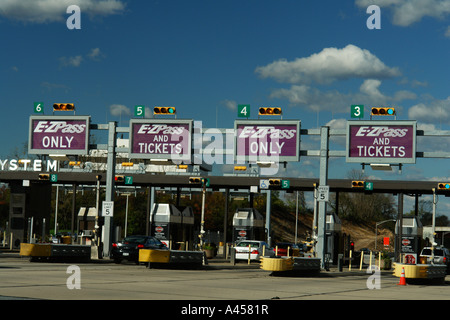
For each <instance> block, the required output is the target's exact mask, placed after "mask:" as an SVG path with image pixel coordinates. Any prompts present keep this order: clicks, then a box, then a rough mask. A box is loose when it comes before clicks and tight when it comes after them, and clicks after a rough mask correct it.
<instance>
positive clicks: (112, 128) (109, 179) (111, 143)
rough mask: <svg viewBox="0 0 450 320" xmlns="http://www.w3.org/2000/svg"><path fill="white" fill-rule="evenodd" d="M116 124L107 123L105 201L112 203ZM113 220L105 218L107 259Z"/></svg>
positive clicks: (113, 122)
mask: <svg viewBox="0 0 450 320" xmlns="http://www.w3.org/2000/svg"><path fill="white" fill-rule="evenodd" d="M116 125H117V124H116V122H115V121H110V122H109V123H108V159H107V163H106V164H107V166H106V195H105V201H114V177H115V175H116V137H117V133H116ZM112 229H113V218H112V217H105V223H104V234H103V257H109V254H110V251H111V246H112Z"/></svg>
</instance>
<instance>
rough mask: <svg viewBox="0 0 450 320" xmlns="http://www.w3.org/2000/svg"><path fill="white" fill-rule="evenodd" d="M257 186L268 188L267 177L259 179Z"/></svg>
mask: <svg viewBox="0 0 450 320" xmlns="http://www.w3.org/2000/svg"><path fill="white" fill-rule="evenodd" d="M259 188H260V189H264V190H265V189H269V179H261V180H259Z"/></svg>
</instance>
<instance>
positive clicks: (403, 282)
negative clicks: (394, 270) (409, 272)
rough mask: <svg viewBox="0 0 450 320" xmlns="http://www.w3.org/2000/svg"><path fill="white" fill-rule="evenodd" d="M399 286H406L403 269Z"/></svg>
mask: <svg viewBox="0 0 450 320" xmlns="http://www.w3.org/2000/svg"><path fill="white" fill-rule="evenodd" d="M397 285H398V286H406V278H405V268H402V274H401V275H400V282H399V283H398V284H397Z"/></svg>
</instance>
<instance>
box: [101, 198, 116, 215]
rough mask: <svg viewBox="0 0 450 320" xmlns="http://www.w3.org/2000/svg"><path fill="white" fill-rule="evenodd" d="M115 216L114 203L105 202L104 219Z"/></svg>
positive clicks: (103, 208) (103, 206) (103, 205)
mask: <svg viewBox="0 0 450 320" xmlns="http://www.w3.org/2000/svg"><path fill="white" fill-rule="evenodd" d="M113 216H114V201H103V202H102V217H113Z"/></svg>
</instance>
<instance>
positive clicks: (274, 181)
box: [269, 179, 281, 187]
mask: <svg viewBox="0 0 450 320" xmlns="http://www.w3.org/2000/svg"><path fill="white" fill-rule="evenodd" d="M269 186H271V187H279V186H281V179H269Z"/></svg>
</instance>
